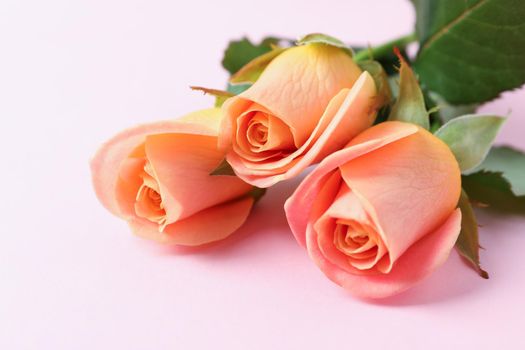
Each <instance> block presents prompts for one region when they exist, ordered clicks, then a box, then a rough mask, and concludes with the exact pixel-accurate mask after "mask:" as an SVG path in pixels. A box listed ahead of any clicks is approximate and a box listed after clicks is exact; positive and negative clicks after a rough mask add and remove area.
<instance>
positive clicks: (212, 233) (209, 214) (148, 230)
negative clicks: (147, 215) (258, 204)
mask: <svg viewBox="0 0 525 350" xmlns="http://www.w3.org/2000/svg"><path fill="white" fill-rule="evenodd" d="M252 205H253V198H252V197H249V196H246V197H244V198H241V199H238V200H235V201H232V202H228V203H223V204H220V205H217V206H214V207H211V208H208V209H205V210H203V211H200V212H198V213H196V214H195V215H192V216H190V217H188V218H186V219H184V220H181V221H177V222H175V223H173V224H171V225H168V226H167V227H166V228H165V230H164V232H159V229H158V225H155V224H153V223H151V222H149V221H147V220H143V219H138V218H137V219H134V220H131V221H130V222H129V224H130V227H131V229H132V230H133V232H134V233H135V234H137V235H138V236H140V237H143V238H147V239H151V240H154V241H157V242H160V243H168V244H180V245H186V246H197V245H202V244H206V243H210V242H214V241H218V240H221V239H224V238H226V237H228V236H229V235H230V234H232V233H233V232H235V231H236V230H237V229H238V228H239V227H240V226H241V225H242V224H243V223H244V222H245V221H246V219H247V218H248V215H249V214H250V210H251V208H252Z"/></svg>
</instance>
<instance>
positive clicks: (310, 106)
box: [240, 44, 361, 146]
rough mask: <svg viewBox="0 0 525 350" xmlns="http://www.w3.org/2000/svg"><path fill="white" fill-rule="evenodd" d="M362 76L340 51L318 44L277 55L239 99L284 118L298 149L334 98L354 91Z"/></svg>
mask: <svg viewBox="0 0 525 350" xmlns="http://www.w3.org/2000/svg"><path fill="white" fill-rule="evenodd" d="M360 73H361V70H360V69H359V67H358V66H357V65H356V64H355V63H354V61H353V60H352V58H351V57H350V56H348V55H347V54H346V53H345V52H344V51H343V50H341V49H338V48H335V47H332V46H328V45H319V44H313V45H304V46H297V47H293V48H291V49H288V50H286V51H285V52H283V53H282V54H280V55H279V56H277V57H276V58H275V59H274V60H273V61H272V62H271V63H270V65H268V67H267V68H266V69H265V70H264V72H263V74H262V75H261V76H260V77H259V79H258V80H257V82H256V83H255V84H254V85H253V86H252V87H251V88H250V89H248V90H246V91H245V92H243V93H242V94H241V95H240V96H241V97H242V98H244V99H248V100H251V101H254V102H257V103H258V104H260V105H262V106H265V107H266V108H268V109H269V110H270V111H271V112H272V113H273V114H274V115H276V116H278V117H279V118H281V119H282V120H283V121H284V122H285V123H286V124H287V125H288V126H290V128H291V129H292V133H293V134H294V138H295V142H296V145H298V146H299V145H302V144H303V143H304V142H305V141H306V139H308V137H309V136H310V133H311V132H312V130H313V129H314V128H315V126H316V125H317V122H318V120H319V117H320V116H321V115H322V114H323V112H324V110H325V108H326V106H327V105H328V102H329V101H330V100H331V99H332V97H333V96H335V95H336V94H337V93H338V92H339V91H341V90H342V89H344V88H351V87H352V85H353V84H354V82H355V81H356V80H357V78H358V77H359V74H360Z"/></svg>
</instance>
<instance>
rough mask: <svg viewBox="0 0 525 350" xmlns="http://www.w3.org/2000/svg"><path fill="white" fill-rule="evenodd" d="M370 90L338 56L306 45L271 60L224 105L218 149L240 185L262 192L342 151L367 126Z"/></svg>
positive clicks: (368, 80)
mask: <svg viewBox="0 0 525 350" xmlns="http://www.w3.org/2000/svg"><path fill="white" fill-rule="evenodd" d="M375 95H376V87H375V84H374V81H373V79H372V77H371V76H370V74H368V73H367V72H361V70H360V69H359V67H358V66H357V65H356V64H355V63H354V61H353V60H352V58H351V57H350V56H349V55H348V54H347V53H346V52H345V51H343V50H342V49H339V48H336V47H332V46H328V45H323V44H308V45H303V46H297V47H293V48H290V49H288V50H286V51H285V52H283V53H282V54H280V55H279V56H277V58H275V59H274V60H273V61H272V62H271V63H270V64H269V65H268V67H267V68H266V69H265V70H264V72H263V73H262V75H261V76H260V77H259V79H258V80H257V82H255V84H254V85H252V86H251V87H250V88H249V89H248V90H246V91H245V92H243V93H241V94H240V95H238V96H235V97H232V98H230V99H229V100H227V101H226V103H225V104H224V106H223V110H224V113H225V117H224V120H223V123H222V127H221V132H220V135H219V142H220V144H221V147H224V148H227V149H228V154H227V157H226V159H227V161H228V163H230V165H231V166H232V167H233V169H234V171H235V173H236V174H237V175H238V176H239V177H240V178H242V179H243V180H245V181H246V182H248V183H251V184H253V185H255V186H258V187H269V186H271V185H273V184H275V183H277V182H279V181H281V180H286V179H289V178H291V177H293V176H295V175H297V174H299V173H300V172H301V171H302V170H304V169H305V168H306V167H308V166H309V165H311V164H313V163H316V162H318V161H320V160H321V159H323V158H324V157H325V156H327V155H328V154H330V153H332V152H334V151H336V150H338V149H340V148H342V147H343V146H344V145H346V144H347V143H348V142H349V141H350V140H351V139H352V138H353V137H354V136H356V135H357V134H359V133H360V132H361V131H363V130H364V129H366V128H368V127H369V126H371V125H372V123H373V121H374V119H375V109H376V104H375V102H374V97H375Z"/></svg>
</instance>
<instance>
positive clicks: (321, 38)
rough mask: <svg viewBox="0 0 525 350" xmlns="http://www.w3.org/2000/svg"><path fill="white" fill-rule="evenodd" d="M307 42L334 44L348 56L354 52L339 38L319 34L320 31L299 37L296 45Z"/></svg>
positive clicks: (306, 43)
mask: <svg viewBox="0 0 525 350" xmlns="http://www.w3.org/2000/svg"><path fill="white" fill-rule="evenodd" d="M308 44H324V45H330V46H335V47H337V48H340V49H343V50H345V51H346V52H347V53H348V54H349V55H350V56H352V55H353V54H354V53H353V51H352V49H351V48H350V46H348V45H346V44H345V43H344V42H342V41H341V40H339V39H336V38H334V37H331V36H329V35H326V34H321V33H313V34H308V35H305V36H303V37H302V38H301V39H299V40H297V45H308Z"/></svg>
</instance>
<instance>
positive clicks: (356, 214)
mask: <svg viewBox="0 0 525 350" xmlns="http://www.w3.org/2000/svg"><path fill="white" fill-rule="evenodd" d="M460 190H461V174H460V170H459V165H458V163H457V161H456V159H455V158H454V155H453V154H452V152H451V151H450V149H449V148H448V146H447V145H446V144H445V143H443V142H442V141H441V140H439V139H438V138H437V137H435V136H433V135H432V134H430V133H429V132H428V131H426V130H424V129H422V128H420V127H418V126H416V125H414V124H408V123H402V122H386V123H381V124H379V125H376V126H374V127H372V128H370V129H368V130H366V131H365V132H363V133H362V134H360V135H359V136H357V137H356V138H355V139H353V140H352V141H351V142H350V144H349V145H348V146H347V147H346V148H344V149H342V150H340V151H338V152H336V153H334V154H332V155H330V156H329V157H327V158H326V159H325V160H323V161H322V162H321V163H320V164H319V166H318V167H317V168H316V169H314V170H313V171H312V173H310V174H309V175H308V176H307V177H306V178H305V179H304V181H303V182H302V183H301V185H300V186H299V187H298V188H297V190H296V191H295V192H294V194H293V195H292V196H291V197H290V198H289V199H288V200H287V202H286V204H285V209H286V216H287V218H288V222H289V224H290V227H291V228H292V231H293V233H294V235H295V238H296V239H297V241H298V242H299V243H300V244H301V245H303V246H306V249H307V250H308V253H309V255H310V257H311V258H312V259H313V260H314V261H315V263H316V264H317V265H318V266H319V268H320V269H321V270H322V271H323V272H324V273H325V274H326V276H327V277H328V278H330V279H331V280H332V281H334V282H335V283H337V284H339V285H341V286H342V287H344V288H346V289H348V290H349V291H350V292H351V293H353V294H355V295H357V296H360V297H368V298H381V297H387V296H390V295H393V294H396V293H399V292H401V291H403V290H405V289H407V288H409V287H410V286H412V285H413V284H414V283H416V282H417V281H418V280H420V279H422V278H423V277H425V276H427V275H428V274H430V273H431V272H432V271H433V270H434V269H436V268H437V267H438V266H439V265H441V264H442V263H443V262H444V261H445V260H446V259H447V257H448V255H449V253H450V251H451V249H452V247H453V246H454V243H455V242H456V239H457V237H458V235H459V231H460V225H461V212H460V210H459V209H456V206H457V203H458V200H459V196H460Z"/></svg>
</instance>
